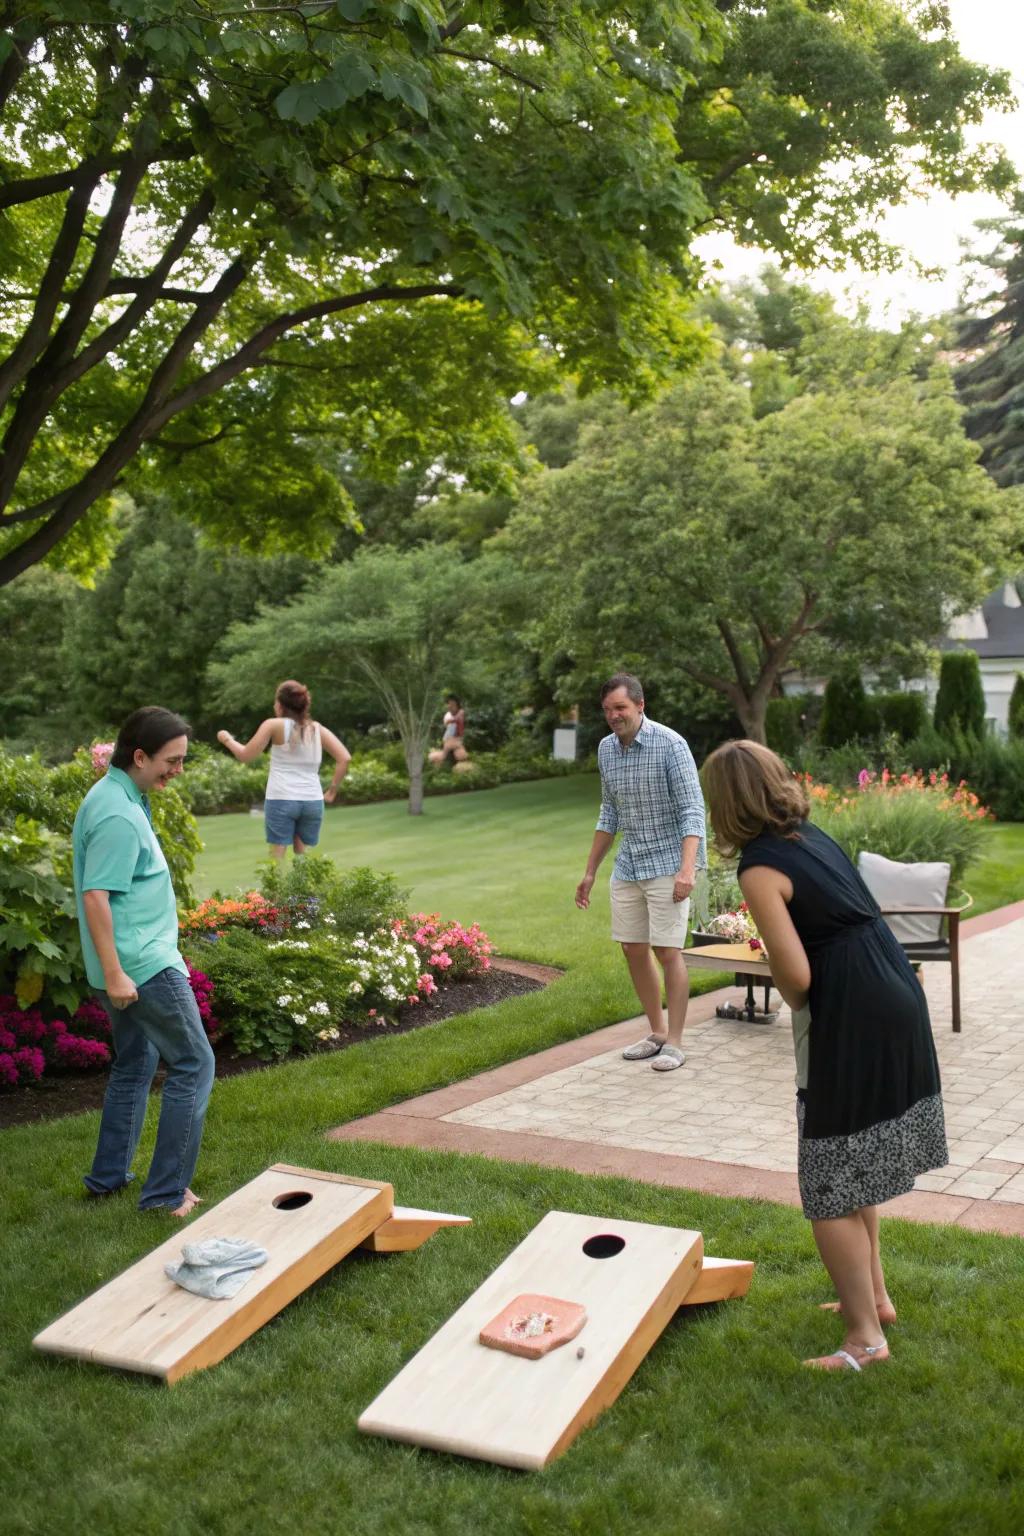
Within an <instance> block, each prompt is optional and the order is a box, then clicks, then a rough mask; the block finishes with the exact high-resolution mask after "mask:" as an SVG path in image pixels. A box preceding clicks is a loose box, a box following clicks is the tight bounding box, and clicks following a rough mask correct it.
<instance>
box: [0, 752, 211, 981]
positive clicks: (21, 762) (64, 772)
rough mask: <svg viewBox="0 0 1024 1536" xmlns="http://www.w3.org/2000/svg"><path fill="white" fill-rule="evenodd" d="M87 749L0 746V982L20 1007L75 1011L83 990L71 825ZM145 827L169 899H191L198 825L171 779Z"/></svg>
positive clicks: (84, 783)
mask: <svg viewBox="0 0 1024 1536" xmlns="http://www.w3.org/2000/svg"><path fill="white" fill-rule="evenodd" d="M98 771H100V770H98V769H97V768H96V767H95V766H94V764H93V759H92V755H91V753H90V751H89V749H88V748H86V747H81V748H79V750H78V751H77V752H76V753H75V755H74V757H73V758H72V759H71V760H70V762H66V763H60V764H58V765H57V766H56V767H48V766H47V765H46V764H45V763H43V762H42V761H41V760H40V759H39V758H38V757H37V756H35V755H34V754H32V755H28V756H14V755H12V754H10V753H8V752H5V751H4V750H3V749H2V748H0V836H2V837H3V842H4V852H3V860H2V862H3V866H4V867H3V871H2V872H0V989H5V990H8V991H13V992H15V995H16V996H17V997H18V999H19V1001H21V1002H22V1003H23V1005H24V1006H28V1004H30V1003H34V1002H37V1001H41V1000H44V1001H46V1002H49V1003H51V1004H53V1005H55V1006H58V1007H62V1008H68V1009H74V1008H75V1007H76V1006H77V1004H78V1002H79V1001H80V999H81V998H82V997H83V996H85V994H86V993H87V991H88V984H87V982H86V978H85V973H84V970H83V967H82V952H81V945H80V942H79V937H78V923H77V919H76V916H75V903H74V889H73V883H72V869H71V829H72V827H73V825H74V820H75V816H76V814H77V812H78V807H79V806H80V805H81V803H82V801H83V799H84V798H85V795H86V794H87V793H88V791H89V790H90V789H91V788H92V786H93V784H94V783H95V782H96V779H97V776H98ZM151 806H152V813H153V826H154V828H155V830H156V833H157V835H158V837H159V838H160V842H161V846H162V847H163V850H164V854H165V856H166V858H167V864H168V868H169V870H170V873H171V880H172V882H173V885H174V890H175V894H176V896H177V899H178V902H179V904H180V905H182V906H190V905H191V904H192V902H193V901H194V897H193V894H192V888H191V884H190V877H191V874H192V871H193V869H194V867H195V861H196V856H197V855H198V853H199V851H200V849H201V848H202V843H201V842H200V840H199V829H198V827H197V826H196V822H195V818H194V817H193V816H192V814H191V812H190V811H189V809H188V806H187V804H186V802H185V800H184V799H183V797H182V795H181V794H180V793H179V792H178V790H177V788H176V786H175V785H173V784H170V785H168V786H167V788H166V789H163V790H161V791H159V792H158V793H157V794H154V795H153V796H152V798H151Z"/></svg>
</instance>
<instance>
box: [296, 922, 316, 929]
mask: <svg viewBox="0 0 1024 1536" xmlns="http://www.w3.org/2000/svg"><path fill="white" fill-rule="evenodd" d="M295 926H296V928H310V927H311V926H312V924H311V923H296V924H295Z"/></svg>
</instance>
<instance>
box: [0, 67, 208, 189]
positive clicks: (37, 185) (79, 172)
mask: <svg viewBox="0 0 1024 1536" xmlns="http://www.w3.org/2000/svg"><path fill="white" fill-rule="evenodd" d="M10 57H11V55H8V58H10ZM195 152H196V147H195V144H194V143H193V142H192V140H191V139H179V140H176V141H173V142H168V143H167V144H163V145H161V146H159V148H158V149H157V152H156V153H155V154H153V155H151V156H150V164H151V165H156V164H157V163H158V162H159V161H161V160H189V159H191V157H192V156H193V155H194V154H195ZM127 160H128V153H122V154H117V155H93V156H92V157H91V158H90V159H88V160H83V161H82V163H81V165H77V166H75V167H74V169H73V170H70V171H54V172H53V173H52V174H51V175H49V176H25V177H22V178H21V179H20V180H18V181H8V182H6V183H4V185H2V186H0V208H14V207H16V206H17V205H18V204H19V203H31V202H35V200H36V199H37V198H40V197H52V196H53V195H54V193H55V192H68V191H70V190H71V189H72V188H74V187H77V186H78V185H79V184H80V183H81V182H82V181H87V182H88V183H89V184H90V186H94V185H95V183H96V181H100V180H102V179H103V177H104V176H109V174H110V173H111V171H119V170H122V169H123V168H124V166H125V164H126V162H127Z"/></svg>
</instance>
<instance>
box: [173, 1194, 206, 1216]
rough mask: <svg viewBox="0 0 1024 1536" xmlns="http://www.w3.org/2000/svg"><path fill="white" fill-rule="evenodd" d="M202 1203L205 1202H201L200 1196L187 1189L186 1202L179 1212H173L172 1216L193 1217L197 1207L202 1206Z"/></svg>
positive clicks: (178, 1209)
mask: <svg viewBox="0 0 1024 1536" xmlns="http://www.w3.org/2000/svg"><path fill="white" fill-rule="evenodd" d="M202 1203H203V1202H202V1200H200V1198H199V1196H198V1195H196V1194H193V1192H192V1190H190V1189H186V1191H185V1198H184V1200H183V1201H182V1202H181V1204H180V1205H179V1206H178V1208H177V1210H175V1211H172V1212H171V1215H172V1216H178V1217H185V1216H191V1214H192V1212H193V1211H194V1210H195V1208H196V1206H197V1205H202Z"/></svg>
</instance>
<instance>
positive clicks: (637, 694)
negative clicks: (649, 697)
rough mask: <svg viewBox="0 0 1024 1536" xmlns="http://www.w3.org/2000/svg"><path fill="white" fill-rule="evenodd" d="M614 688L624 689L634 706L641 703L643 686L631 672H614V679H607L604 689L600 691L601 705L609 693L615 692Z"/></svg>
mask: <svg viewBox="0 0 1024 1536" xmlns="http://www.w3.org/2000/svg"><path fill="white" fill-rule="evenodd" d="M616 688H625V690H626V692H627V694H628V695H629V697H630V698H631V699H632V700H633V703H634V704H642V703H643V701H644V685H643V683H642V682H641V681H640V679H639V678H638V677H634V676H633V674H632V672H616V674H615V676H614V677H610V678H609V679H608V681H607V682H606V683H605V685H604V687H603V688H602V689H601V703H602V704H603V703H604V701H605V699H606V698H607V697H608V695H609V694H610V693H614V692H615V690H616Z"/></svg>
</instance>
